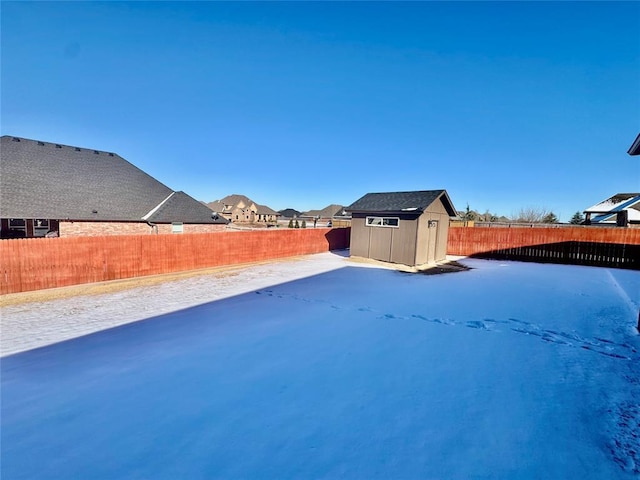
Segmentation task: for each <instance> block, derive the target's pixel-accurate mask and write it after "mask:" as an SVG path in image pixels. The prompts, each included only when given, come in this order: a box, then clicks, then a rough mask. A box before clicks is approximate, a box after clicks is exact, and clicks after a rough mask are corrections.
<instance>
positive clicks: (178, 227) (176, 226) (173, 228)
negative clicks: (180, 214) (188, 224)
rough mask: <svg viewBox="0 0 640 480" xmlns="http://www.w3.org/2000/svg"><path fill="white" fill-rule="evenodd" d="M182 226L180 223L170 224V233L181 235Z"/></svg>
mask: <svg viewBox="0 0 640 480" xmlns="http://www.w3.org/2000/svg"><path fill="white" fill-rule="evenodd" d="M183 232H184V225H183V224H182V222H172V223H171V233H183Z"/></svg>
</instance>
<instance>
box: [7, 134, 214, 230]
mask: <svg viewBox="0 0 640 480" xmlns="http://www.w3.org/2000/svg"><path fill="white" fill-rule="evenodd" d="M0 141H1V147H2V148H1V150H0V157H1V162H0V216H2V217H5V218H6V217H9V218H54V219H71V220H93V221H138V222H139V221H144V220H148V221H152V222H153V221H157V222H161V223H163V222H173V221H176V222H184V223H226V220H215V219H213V218H212V217H211V213H212V212H211V210H210V209H208V208H207V207H205V206H204V205H202V204H201V203H200V202H198V201H197V200H195V199H193V198H192V197H190V196H189V195H187V194H185V193H184V192H174V191H173V190H171V189H170V188H169V187H167V186H166V185H164V184H162V183H161V182H159V181H158V180H156V179H155V178H153V177H151V176H150V175H148V174H147V173H145V172H143V171H142V170H140V169H139V168H138V167H136V166H134V165H132V164H131V163H129V162H128V161H127V160H125V159H124V158H122V157H121V156H120V155H118V154H115V153H111V152H105V151H101V150H94V149H87V148H80V147H72V146H67V145H61V144H57V143H48V142H42V141H37V140H31V139H26V138H20V137H12V136H3V137H2V138H1V139H0Z"/></svg>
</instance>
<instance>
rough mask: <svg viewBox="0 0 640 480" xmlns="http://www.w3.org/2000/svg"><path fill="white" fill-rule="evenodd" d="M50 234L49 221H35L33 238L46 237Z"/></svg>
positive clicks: (37, 219) (41, 219) (43, 219)
mask: <svg viewBox="0 0 640 480" xmlns="http://www.w3.org/2000/svg"><path fill="white" fill-rule="evenodd" d="M47 233H49V220H48V219H45V218H36V219H35V220H34V221H33V236H34V237H44V236H45V235H46V234H47Z"/></svg>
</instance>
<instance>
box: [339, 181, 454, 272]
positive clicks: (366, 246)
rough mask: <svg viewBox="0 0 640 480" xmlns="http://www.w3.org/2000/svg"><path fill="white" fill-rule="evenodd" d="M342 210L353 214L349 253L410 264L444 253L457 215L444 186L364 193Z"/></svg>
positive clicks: (435, 259)
mask: <svg viewBox="0 0 640 480" xmlns="http://www.w3.org/2000/svg"><path fill="white" fill-rule="evenodd" d="M345 210H346V211H347V212H350V213H351V215H352V220H351V255H352V256H357V257H365V258H372V259H375V260H382V261H384V262H391V263H401V264H404V265H410V266H414V265H422V264H425V263H433V262H438V261H441V260H444V259H445V257H446V254H447V237H448V232H449V219H450V218H451V217H455V216H456V209H455V208H454V206H453V203H452V202H451V199H450V198H449V195H448V194H447V192H446V190H425V191H417V192H389V193H367V194H366V195H365V196H364V197H362V198H360V199H359V200H357V201H355V202H354V203H353V204H351V205H350V206H348V207H346V208H345Z"/></svg>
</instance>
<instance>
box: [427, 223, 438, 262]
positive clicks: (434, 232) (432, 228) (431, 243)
mask: <svg viewBox="0 0 640 480" xmlns="http://www.w3.org/2000/svg"><path fill="white" fill-rule="evenodd" d="M437 245H438V221H437V220H429V240H428V243H427V262H429V263H431V262H435V261H436V246H437Z"/></svg>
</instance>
